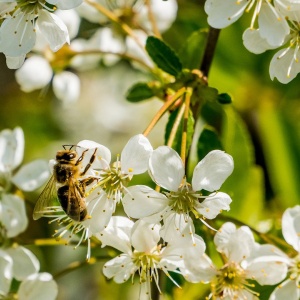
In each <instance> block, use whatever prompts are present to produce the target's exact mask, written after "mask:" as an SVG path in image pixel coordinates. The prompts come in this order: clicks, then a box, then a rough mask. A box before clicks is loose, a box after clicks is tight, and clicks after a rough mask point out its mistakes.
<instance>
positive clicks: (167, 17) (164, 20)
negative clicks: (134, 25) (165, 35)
mask: <svg viewBox="0 0 300 300" xmlns="http://www.w3.org/2000/svg"><path fill="white" fill-rule="evenodd" d="M150 7H151V11H152V13H153V16H154V18H155V21H156V26H157V28H158V29H159V31H160V32H164V31H166V30H167V29H168V28H169V27H170V26H171V25H172V23H173V22H174V21H175V19H176V15H177V8H178V5H177V2H176V0H168V1H161V0H152V1H151V2H150ZM137 20H138V22H139V24H140V25H142V26H141V27H142V28H147V29H148V30H153V28H152V24H151V22H150V21H149V18H148V8H147V6H146V5H143V6H142V7H141V8H140V10H139V13H138V14H137Z"/></svg>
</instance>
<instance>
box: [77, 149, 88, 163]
mask: <svg viewBox="0 0 300 300" xmlns="http://www.w3.org/2000/svg"><path fill="white" fill-rule="evenodd" d="M87 151H89V149H86V150H84V151H83V152H82V154H81V156H80V157H79V158H78V159H77V161H76V164H75V166H78V165H79V164H80V162H81V161H82V160H83V158H84V155H85V152H87Z"/></svg>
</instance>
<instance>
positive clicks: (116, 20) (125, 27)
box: [85, 0, 144, 50]
mask: <svg viewBox="0 0 300 300" xmlns="http://www.w3.org/2000/svg"><path fill="white" fill-rule="evenodd" d="M85 2H86V3H88V4H89V5H91V6H93V7H94V8H96V9H97V10H98V11H99V12H100V13H102V14H103V15H105V16H106V17H107V18H108V19H110V20H111V21H112V22H114V23H116V24H119V25H120V26H121V28H122V29H123V31H124V32H125V33H127V34H128V35H129V36H131V37H132V38H133V39H134V40H135V41H136V43H137V44H138V45H139V46H140V47H141V48H142V49H143V50H144V46H143V44H142V43H141V42H140V40H139V39H138V38H137V37H136V35H135V34H134V31H133V30H132V29H131V28H130V26H128V25H127V24H126V23H124V22H123V21H122V20H121V19H120V18H119V17H118V16H116V15H115V14H114V13H113V12H111V11H110V10H108V9H106V8H105V7H104V6H102V5H100V4H99V3H96V2H94V1H92V0H85Z"/></svg>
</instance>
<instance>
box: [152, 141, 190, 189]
mask: <svg viewBox="0 0 300 300" xmlns="http://www.w3.org/2000/svg"><path fill="white" fill-rule="evenodd" d="M149 172H150V175H151V177H152V178H153V180H154V181H155V182H156V183H157V184H158V185H159V186H161V187H163V188H165V189H166V190H169V191H175V192H176V191H177V190H178V188H179V186H180V184H181V181H182V179H183V177H184V173H185V172H184V167H183V163H182V160H181V158H180V156H179V155H178V153H177V152H176V151H175V150H173V149H172V148H170V147H167V146H161V147H158V148H157V149H155V150H154V151H153V153H152V155H151V156H150V160H149Z"/></svg>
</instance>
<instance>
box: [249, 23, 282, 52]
mask: <svg viewBox="0 0 300 300" xmlns="http://www.w3.org/2000/svg"><path fill="white" fill-rule="evenodd" d="M243 43H244V46H245V47H246V48H247V50H248V51H250V52H252V53H255V54H260V53H263V52H265V51H266V50H268V49H273V48H277V46H276V47H272V46H271V45H270V44H269V43H268V42H267V40H266V39H264V38H262V37H261V35H260V31H259V29H251V28H248V29H246V30H245V31H244V33H243Z"/></svg>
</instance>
